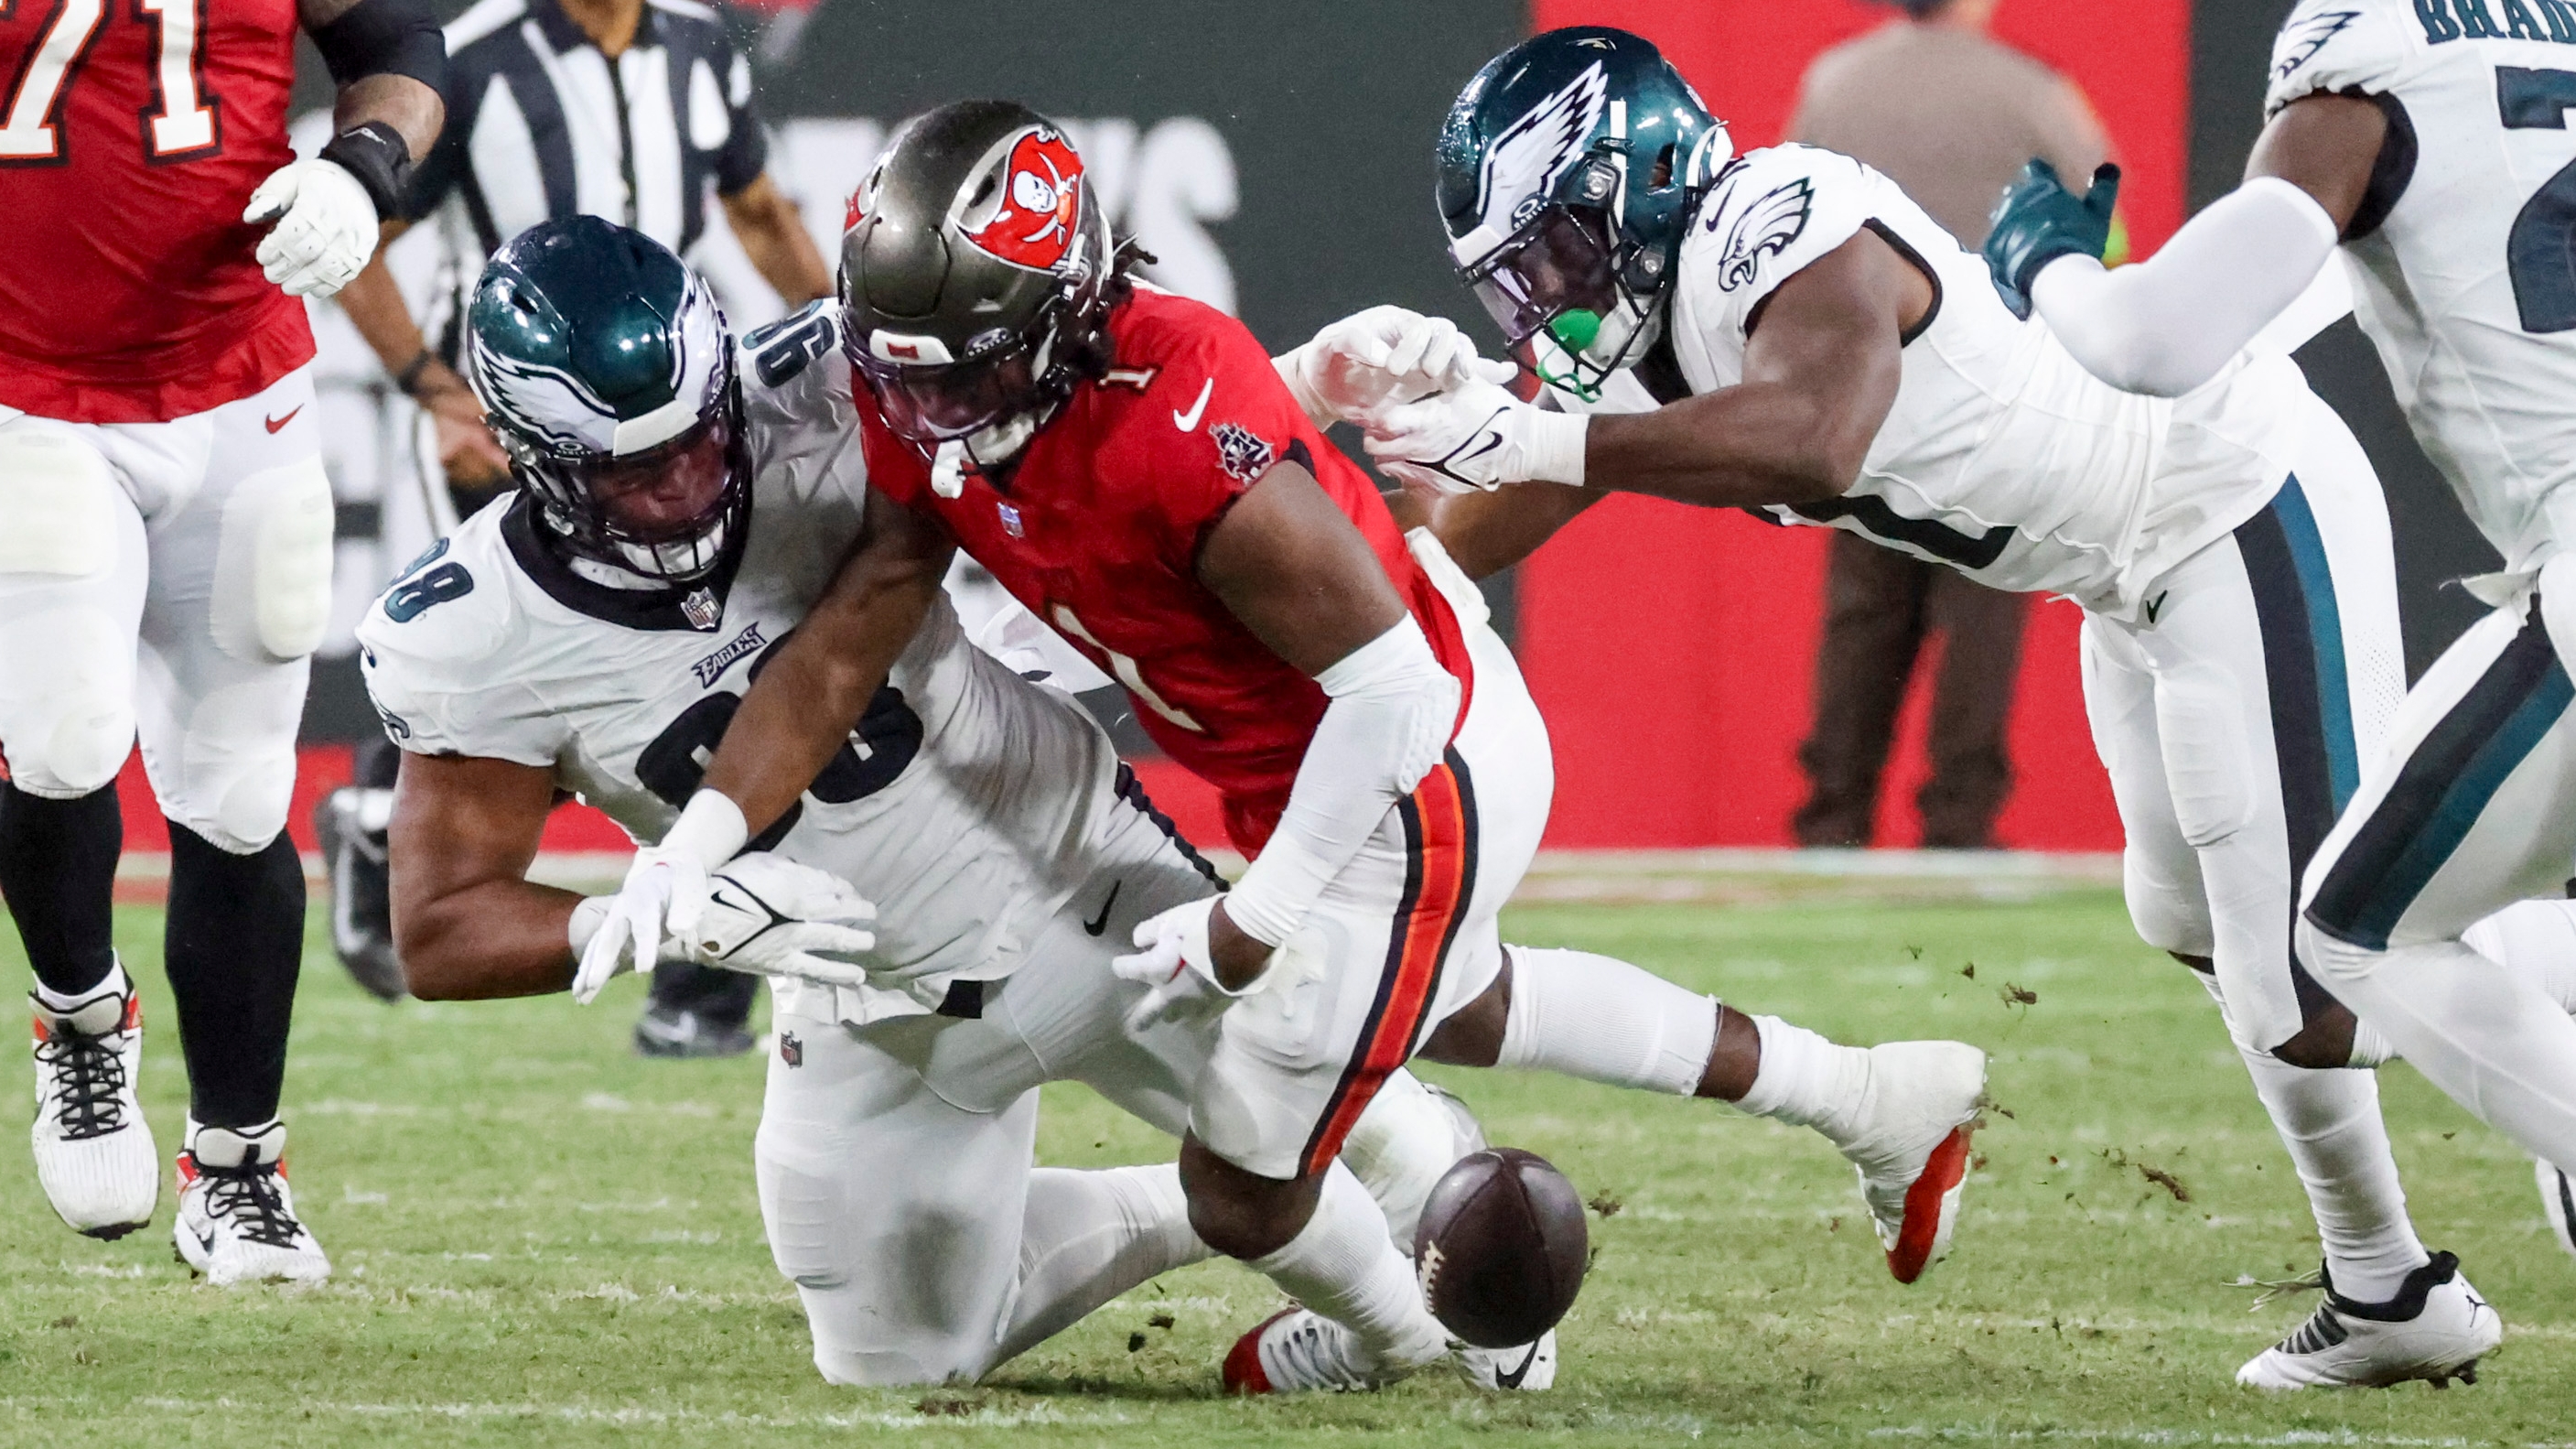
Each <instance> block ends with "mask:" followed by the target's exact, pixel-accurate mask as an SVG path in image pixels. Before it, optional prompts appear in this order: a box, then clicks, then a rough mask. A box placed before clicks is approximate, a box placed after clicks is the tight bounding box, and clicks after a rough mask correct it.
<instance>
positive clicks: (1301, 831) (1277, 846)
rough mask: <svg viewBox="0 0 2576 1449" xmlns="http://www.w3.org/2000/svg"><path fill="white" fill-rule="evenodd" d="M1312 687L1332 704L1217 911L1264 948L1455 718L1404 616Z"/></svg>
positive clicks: (1427, 761) (1369, 829)
mask: <svg viewBox="0 0 2576 1449" xmlns="http://www.w3.org/2000/svg"><path fill="white" fill-rule="evenodd" d="M1315 682H1316V683H1317V684H1320V685H1322V686H1323V689H1324V694H1325V696H1326V698H1327V699H1329V700H1330V701H1331V702H1330V703H1329V704H1327V705H1326V706H1325V707H1324V717H1323V718H1322V719H1321V720H1319V721H1317V722H1316V725H1315V734H1314V738H1313V739H1311V740H1309V741H1308V742H1307V744H1306V757H1305V759H1304V760H1303V761H1302V762H1300V763H1299V765H1298V766H1297V782H1296V784H1295V785H1294V786H1292V787H1291V788H1290V789H1289V792H1288V808H1287V809H1286V810H1285V811H1284V812H1282V813H1281V815H1280V817H1279V829H1278V831H1277V832H1276V833H1274V834H1273V835H1272V836H1271V837H1270V843H1269V844H1268V845H1266V846H1264V847H1262V851H1261V858H1260V859H1258V860H1256V861H1254V862H1253V863H1252V868H1251V869H1250V870H1247V871H1245V872H1244V876H1243V879H1242V880H1241V881H1240V882H1238V883H1237V884H1236V885H1235V888H1234V890H1233V892H1232V893H1231V894H1229V895H1228V896H1227V897H1226V902H1225V913H1226V916H1227V917H1228V918H1229V919H1231V920H1232V921H1233V922H1234V923H1235V924H1236V925H1237V926H1240V927H1242V928H1243V930H1244V933H1245V934H1247V935H1249V936H1251V937H1252V938H1253V939H1254V940H1256V941H1260V942H1262V943H1263V944H1264V945H1269V946H1276V945H1278V944H1279V943H1280V942H1282V941H1285V940H1287V939H1288V937H1289V935H1290V934H1291V933H1292V932H1294V931H1295V930H1296V929H1297V927H1298V926H1299V925H1300V924H1301V923H1303V922H1304V920H1305V919H1306V913H1307V912H1309V911H1311V910H1313V909H1314V906H1315V901H1316V899H1317V897H1319V896H1321V895H1322V894H1323V892H1324V887H1325V886H1326V885H1328V884H1330V883H1331V881H1332V879H1333V877H1335V876H1337V875H1339V874H1341V873H1342V870H1343V869H1344V868H1345V867H1346V866H1348V865H1349V864H1350V863H1351V859H1352V857H1354V856H1356V855H1358V854H1359V851H1360V847H1361V846H1362V845H1365V844H1367V843H1368V838H1369V836H1370V835H1371V834H1372V833H1374V832H1375V831H1376V830H1377V827H1378V824H1379V822H1380V821H1383V820H1384V819H1386V812H1387V811H1389V810H1392V809H1394V808H1395V802H1396V801H1397V800H1399V799H1401V798H1403V797H1404V796H1405V795H1408V794H1410V793H1412V791H1413V787H1414V786H1416V785H1419V784H1420V783H1422V777H1423V776H1424V775H1425V774H1427V773H1429V772H1430V769H1431V767H1432V766H1433V765H1436V764H1438V763H1439V762H1440V751H1441V748H1442V746H1444V745H1446V744H1447V743H1448V740H1449V733H1450V730H1451V728H1452V727H1453V726H1454V725H1455V724H1456V722H1457V718H1458V696H1459V689H1458V681H1457V679H1456V678H1455V677H1454V676H1452V675H1451V674H1450V673H1449V672H1448V671H1447V670H1445V669H1442V668H1441V667H1440V661H1439V660H1438V659H1437V658H1435V657H1433V655H1432V653H1431V641H1430V640H1429V639H1427V638H1425V637H1424V636H1423V633H1422V626H1421V625H1420V624H1419V623H1417V622H1415V621H1414V619H1413V617H1412V616H1411V615H1409V614H1408V615H1406V616H1405V618H1404V619H1403V620H1402V621H1400V622H1399V623H1397V624H1396V626H1395V627H1394V628H1391V629H1389V630H1387V631H1386V632H1385V633H1383V634H1380V635H1379V636H1378V637H1377V638H1375V639H1372V640H1370V641H1369V642H1368V643H1366V644H1363V645H1361V646H1360V647H1359V648H1357V649H1354V650H1352V651H1351V652H1350V654H1348V655H1347V656H1345V657H1344V658H1343V659H1342V660H1341V662H1339V663H1337V664H1335V665H1334V666H1333V667H1332V668H1330V669H1327V670H1325V671H1324V672H1323V673H1322V674H1320V675H1317V676H1316V678H1315Z"/></svg>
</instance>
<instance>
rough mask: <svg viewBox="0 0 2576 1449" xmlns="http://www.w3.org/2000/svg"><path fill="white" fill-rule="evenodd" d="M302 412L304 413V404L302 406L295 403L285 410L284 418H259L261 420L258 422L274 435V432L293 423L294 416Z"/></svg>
mask: <svg viewBox="0 0 2576 1449" xmlns="http://www.w3.org/2000/svg"><path fill="white" fill-rule="evenodd" d="M302 411H304V404H302V403H297V404H296V405H295V406H293V407H291V408H288V409H287V410H286V416H284V417H282V418H270V417H263V418H261V419H260V421H261V422H263V423H266V424H268V430H269V431H270V432H271V433H274V432H276V431H278V430H279V429H280V428H283V427H285V426H286V425H287V424H288V423H291V422H293V421H295V415H296V414H297V413H300V412H302Z"/></svg>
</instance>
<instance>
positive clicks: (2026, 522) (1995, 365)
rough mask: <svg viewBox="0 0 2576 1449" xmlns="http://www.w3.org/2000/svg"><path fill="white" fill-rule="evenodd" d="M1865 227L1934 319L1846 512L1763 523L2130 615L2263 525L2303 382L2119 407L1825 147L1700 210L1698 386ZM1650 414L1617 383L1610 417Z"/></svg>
mask: <svg viewBox="0 0 2576 1449" xmlns="http://www.w3.org/2000/svg"><path fill="white" fill-rule="evenodd" d="M1864 228H1867V229H1869V230H1871V231H1874V232H1876V233H1878V235H1879V236H1881V237H1882V238H1884V239H1885V240H1887V241H1888V242H1889V243H1890V244H1891V245H1893V246H1894V247H1896V249H1897V250H1899V251H1900V252H1908V253H1911V254H1912V255H1913V256H1914V257H1917V258H1919V259H1920V260H1921V261H1922V263H1923V264H1924V266H1925V267H1926V269H1927V270H1928V271H1929V273H1930V274H1931V276H1932V277H1933V279H1934V281H1935V299H1934V306H1933V311H1932V314H1931V316H1930V317H1929V319H1928V320H1927V321H1926V323H1925V324H1924V325H1922V326H1921V327H1919V328H1918V329H1917V331H1916V335H1914V336H1912V337H1911V338H1909V339H1907V341H1906V345H1905V352H1904V371H1903V380H1902V382H1901V383H1900V385H1899V387H1898V389H1897V395H1896V403H1895V406H1894V408H1893V409H1892V410H1891V411H1890V412H1889V413H1888V416H1887V421H1886V422H1885V424H1884V425H1882V426H1881V427H1880V428H1879V431H1878V436H1877V438H1876V439H1875V440H1874V441H1873V442H1872V443H1871V445H1870V449H1869V454H1868V457H1867V459H1866V460H1865V461H1864V462H1863V464H1862V466H1861V472H1860V477H1859V479H1858V481H1857V482H1855V483H1854V484H1853V485H1852V487H1851V490H1850V491H1849V492H1848V493H1846V494H1845V495H1844V496H1843V497H1841V498H1839V499H1833V500H1829V501H1827V502H1824V503H1818V504H1803V505H1800V506H1798V507H1795V508H1790V507H1780V508H1774V509H1770V510H1767V511H1768V513H1769V514H1770V516H1772V517H1774V518H1776V519H1777V520H1778V521H1780V522H1783V523H1823V524H1831V525H1833V526H1835V527H1838V528H1845V529H1849V530H1851V531H1853V532H1855V533H1858V534H1861V535H1862V536H1864V537H1866V538H1869V539H1871V540H1873V541H1875V542H1878V543H1882V544H1886V545H1889V546H1891V547H1895V548H1899V549H1902V550H1904V551H1906V552H1908V553H1911V554H1914V555H1916V556H1918V557H1921V558H1926V559H1931V560H1934V561H1937V562H1941V563H1946V564H1949V565H1951V566H1952V567H1954V568H1957V569H1958V570H1960V571H1961V572H1963V573H1965V574H1967V575H1969V576H1970V577H1972V578H1974V579H1976V580H1978V581H1979V582H1981V583H1985V584H1989V585H1992V586H1993V587H1995V588H1999V589H2006V590H2012V591H2016V592H2024V591H2027V592H2046V593H2053V594H2065V595H2068V596H2070V597H2072V598H2074V599H2075V600H2076V601H2077V602H2079V603H2081V604H2083V605H2084V606H2085V607H2086V608H2089V609H2093V610H2096V611H2098V612H2103V613H2107V614H2112V615H2114V616H2118V617H2127V616H2129V615H2130V614H2131V613H2133V612H2134V611H2135V610H2136V609H2137V608H2138V607H2139V603H2140V600H2141V598H2142V596H2143V595H2144V593H2145V591H2146V586H2147V585H2148V584H2150V583H2151V582H2153V581H2154V580H2155V579H2156V577H2157V576H2159V575H2161V574H2162V573H2164V572H2165V571H2166V570H2168V569H2170V568H2171V567H2173V566H2174V565H2175V564H2177V563H2179V562H2181V561H2182V560H2183V559H2184V558H2185V557H2187V556H2188V555H2190V554H2191V553H2192V552H2194V551H2195V550H2197V549H2199V548H2201V547H2202V546H2204V545H2206V544H2207V543H2209V542H2211V541H2212V540H2214V539H2216V538H2217V537H2219V536H2220V535H2222V534H2224V533H2226V532H2227V531H2228V530H2229V529H2232V528H2234V527H2235V526H2236V525H2238V524H2240V523H2242V522H2244V521H2245V520H2246V519H2247V518H2249V517H2251V516H2253V514H2254V513H2255V512H2257V511H2258V510H2260V509H2261V508H2262V507H2263V505H2264V503H2265V502H2266V501H2268V500H2269V499H2270V498H2271V496H2272V495H2273V494H2274V493H2275V492H2277V491H2278V490H2279V488H2280V485H2281V480H2282V479H2283V478H2285V477H2287V476H2288V474H2289V464H2288V461H2287V459H2288V455H2289V450H2290V448H2291V447H2292V446H2293V445H2295V443H2296V441H2297V439H2296V437H2295V436H2289V437H2285V436H2283V429H2282V428H2281V427H2280V426H2279V423H2278V419H2280V418H2282V417H2284V416H2295V415H2296V410H2295V409H2293V408H2291V407H2289V406H2288V405H2287V404H2288V402H2289V400H2290V399H2291V398H2293V397H2295V395H2296V394H2297V392H2298V391H2299V390H2301V389H2304V388H2305V387H2306V385H2307V384H2306V382H2305V380H2304V379H2303V378H2302V377H2301V376H2300V374H2299V372H2298V369H2297V367H2296V366H2295V365H2294V364H2292V363H2291V362H2290V361H2289V360H2288V359H2287V358H2286V357H2282V356H2279V355H2277V354H2275V355H2269V356H2265V355H2259V354H2255V353H2252V352H2249V353H2248V354H2247V355H2246V356H2244V357H2241V358H2239V359H2238V360H2236V361H2235V362H2232V363H2230V364H2229V366H2228V368H2227V370H2226V371H2225V372H2223V373H2221V374H2220V376H2219V377H2218V378H2217V379H2215V380H2213V381H2212V382H2210V383H2209V384H2208V385H2206V386H2204V387H2202V388H2200V389H2199V390H2197V391H2195V392H2193V393H2190V394H2188V395H2186V396H2184V397H2181V398H2176V399H2170V400H2168V399H2161V398H2150V397H2141V396H2137V395H2134V394H2130V393H2124V392H2121V391H2119V390H2118V389H2116V388H2113V387H2111V386H2109V385H2108V384H2106V383H2103V382H2101V381H2099V380H2097V379H2096V378H2094V377H2093V376H2092V375H2091V374H2090V373H2088V372H2086V371H2085V370H2084V369H2083V368H2082V367H2081V366H2080V365H2078V364H2077V363H2076V361H2075V359H2074V358H2072V357H2071V356H2069V355H2068V354H2067V352H2066V349H2065V348H2064V347H2062V346H2060V345H2059V343H2058V341H2057V338H2056V336H2055V334H2053V333H2051V332H2050V331H2049V330H2048V328H2047V327H2046V326H2045V325H2043V324H2041V323H2039V322H2036V321H2032V322H2023V321H2020V320H2018V319H2016V318H2015V317H2014V316H2013V315H2012V312H2011V311H2010V309H2008V308H2006V307H2005V306H2004V304H2003V301H2002V299H2001V298H1999V297H1998V296H1997V295H1996V294H1995V289H1994V284H1993V282H1991V281H1990V280H1988V276H1987V272H1986V263H1985V259H1984V258H1983V257H1981V256H1979V255H1977V254H1975V253H1972V252H1967V251H1963V250H1961V249H1960V247H1959V244H1958V242H1957V241H1955V240H1954V239H1952V237H1951V236H1950V234H1949V233H1948V232H1946V231H1943V230H1942V229H1941V227H1940V225H1939V223H1937V222H1935V221H1933V220H1932V218H1931V217H1930V216H1928V215H1926V214H1925V213H1924V212H1923V210H1922V208H1920V207H1918V206H1916V205H1915V204H1914V203H1913V202H1912V201H1911V200H1909V199H1907V197H1906V195H1905V193H1904V192H1903V191H1901V190H1900V189H1898V187H1897V185H1896V183H1895V182H1893V181H1890V180H1888V179H1887V178H1886V177H1884V176H1882V175H1880V174H1879V173H1877V172H1875V171H1872V170H1871V169H1869V168H1868V167H1866V166H1864V165H1862V164H1860V163H1859V162H1857V161H1854V160H1852V159H1851V158H1849V157H1847V156H1843V155H1839V154H1837V153H1835V152H1832V151H1825V150H1819V149H1817V148H1815V147H1811V146H1775V147H1772V148H1770V149H1768V150H1762V151H1753V152H1749V153H1747V154H1745V155H1744V156H1742V157H1740V158H1738V159H1737V160H1736V161H1734V162H1733V163H1731V164H1730V165H1729V167H1728V168H1727V169H1726V170H1725V171H1724V172H1721V173H1720V174H1719V176H1718V178H1717V180H1716V182H1715V183H1713V184H1712V186H1711V187H1710V194H1709V197H1708V199H1707V200H1706V201H1705V202H1703V203H1702V204H1701V207H1700V210H1699V214H1698V216H1697V218H1696V220H1695V221H1694V222H1693V224H1692V227H1691V231H1690V234H1689V236H1688V237H1687V238H1686V239H1685V240H1684V241H1683V243H1682V249H1681V260H1680V267H1679V272H1678V275H1677V276H1676V278H1675V282H1674V296H1673V300H1672V311H1671V313H1670V316H1669V317H1668V319H1667V321H1666V326H1667V328H1668V329H1669V332H1668V339H1669V342H1670V344H1671V348H1672V352H1673V356H1674V361H1676V362H1677V363H1678V364H1679V368H1680V374H1681V379H1680V380H1681V382H1682V383H1683V384H1684V385H1685V386H1686V388H1687V390H1688V391H1689V392H1691V393H1705V392H1713V391H1715V390H1717V389H1719V388H1724V387H1731V386H1734V385H1735V384H1737V383H1739V382H1741V381H1742V380H1743V377H1744V352H1745V346H1746V343H1747V341H1748V340H1749V338H1750V337H1751V335H1752V332H1753V329H1754V328H1755V326H1757V325H1758V324H1759V322H1760V318H1761V312H1762V308H1763V305H1764V303H1765V302H1767V301H1768V300H1769V298H1770V297H1771V294H1772V293H1773V292H1774V291H1775V290H1776V289H1777V288H1778V287H1779V285H1780V283H1781V282H1782V281H1784V280H1785V279H1787V278H1788V277H1790V276H1792V275H1794V274H1795V273H1797V272H1798V271H1800V270H1802V269H1803V268H1805V267H1807V266H1808V265H1810V264H1812V263H1814V262H1815V261H1817V260H1818V259H1820V258H1822V257H1823V256H1825V255H1826V254H1827V253H1829V252H1831V251H1833V250H1834V249H1835V248H1836V247H1839V246H1841V245H1842V244H1843V243H1845V242H1847V241H1849V240H1851V239H1852V237H1854V236H1856V235H1858V234H1859V233H1860V232H1861V231H1862V230H1863V229H1864ZM1631 375H1632V376H1635V377H1637V378H1638V380H1639V381H1644V380H1645V379H1644V378H1643V375H1642V371H1641V370H1639V369H1631ZM1624 381H1625V380H1624V379H1623V382H1624ZM1649 401H1650V399H1649V398H1648V397H1647V389H1646V388H1644V387H1626V386H1623V387H1621V388H1619V389H1617V390H1616V391H1605V395H1604V399H1603V403H1602V404H1601V405H1600V406H1602V407H1622V408H1624V409H1627V410H1633V409H1634V408H1636V407H1637V406H1639V405H1640V404H1641V403H1645V402H1649Z"/></svg>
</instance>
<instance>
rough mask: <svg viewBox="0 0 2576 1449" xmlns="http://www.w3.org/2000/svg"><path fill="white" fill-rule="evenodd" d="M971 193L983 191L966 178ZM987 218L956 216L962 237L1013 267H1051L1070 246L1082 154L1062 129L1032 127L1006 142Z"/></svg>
mask: <svg viewBox="0 0 2576 1449" xmlns="http://www.w3.org/2000/svg"><path fill="white" fill-rule="evenodd" d="M967 185H968V187H969V188H970V191H974V192H980V191H981V190H983V187H982V184H981V183H980V182H968V183H967ZM986 204H987V205H993V206H994V207H995V209H994V211H993V213H992V214H991V215H990V216H987V217H984V218H982V219H980V220H978V219H977V218H976V217H974V216H973V215H972V214H971V213H970V214H969V215H966V216H963V217H961V218H959V226H960V227H961V229H962V230H964V231H965V233H966V239H967V240H968V241H971V242H973V243H974V244H975V245H976V246H978V247H980V248H982V249H983V250H985V251H987V252H990V253H991V254H993V255H994V256H997V257H999V258H1001V259H1002V260H1003V261H1006V262H1009V263H1010V264H1011V265H1013V266H1015V267H1027V268H1029V269H1030V270H1031V271H1038V272H1045V271H1052V270H1054V269H1055V267H1056V266H1057V264H1058V263H1060V262H1062V261H1063V260H1064V257H1065V253H1066V252H1067V251H1069V250H1071V249H1072V247H1073V237H1074V230H1075V228H1076V226H1077V225H1078V224H1079V223H1080V222H1081V220H1082V158H1081V157H1079V156H1077V155H1075V154H1074V153H1073V147H1072V145H1071V144H1070V143H1068V142H1067V141H1066V140H1065V139H1064V135H1063V133H1062V132H1060V131H1058V130H1056V129H1055V128H1054V127H1052V126H1032V127H1030V128H1029V129H1027V130H1025V131H1022V132H1021V133H1020V134H1019V135H1018V136H1017V137H1015V138H1013V139H1012V141H1011V143H1010V149H1009V152H1008V153H1007V154H1006V155H1005V156H1004V158H1003V161H1002V184H1001V185H1000V186H999V187H998V188H995V190H994V193H993V198H992V200H991V201H990V202H987V203H986Z"/></svg>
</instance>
